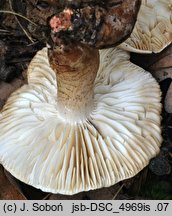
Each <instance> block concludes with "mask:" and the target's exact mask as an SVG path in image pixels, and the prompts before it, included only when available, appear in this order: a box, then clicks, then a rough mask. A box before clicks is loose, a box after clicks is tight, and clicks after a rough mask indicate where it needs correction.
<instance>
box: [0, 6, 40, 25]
mask: <svg viewBox="0 0 172 216" xmlns="http://www.w3.org/2000/svg"><path fill="white" fill-rule="evenodd" d="M0 13H7V14H13V15H15V16H19V17H21V18H23V19H25V20H27V21H28V22H30V23H32V24H33V25H35V26H37V24H36V23H34V22H32V21H31V20H30V19H28V18H27V17H25V16H23V15H21V14H19V13H16V12H13V11H7V10H0Z"/></svg>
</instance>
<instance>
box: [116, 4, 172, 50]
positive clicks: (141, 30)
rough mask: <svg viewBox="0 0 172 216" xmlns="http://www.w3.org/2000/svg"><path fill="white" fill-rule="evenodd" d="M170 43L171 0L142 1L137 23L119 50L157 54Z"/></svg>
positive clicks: (171, 29) (171, 37) (171, 32)
mask: <svg viewBox="0 0 172 216" xmlns="http://www.w3.org/2000/svg"><path fill="white" fill-rule="evenodd" d="M171 42H172V0H142V4H141V7H140V11H139V13H138V17H137V22H136V24H135V27H134V30H133V32H132V34H131V35H130V37H129V38H128V39H127V40H126V41H125V42H124V43H122V44H121V45H120V48H122V49H124V50H128V51H131V52H137V53H152V52H154V53H158V52H161V51H162V50H163V49H164V48H165V47H167V46H168V45H169V44H170V43H171Z"/></svg>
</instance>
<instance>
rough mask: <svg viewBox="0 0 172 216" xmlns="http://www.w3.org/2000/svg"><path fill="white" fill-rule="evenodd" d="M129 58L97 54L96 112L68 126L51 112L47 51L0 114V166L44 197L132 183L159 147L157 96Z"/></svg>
mask: <svg viewBox="0 0 172 216" xmlns="http://www.w3.org/2000/svg"><path fill="white" fill-rule="evenodd" d="M129 58H130V55H129V53H128V52H126V51H123V50H120V49H118V48H112V49H108V50H102V51H100V67H99V71H98V74H97V77H96V80H95V84H94V103H95V108H94V110H93V111H92V112H91V113H90V116H89V117H88V118H87V119H85V120H82V121H76V122H72V123H70V122H68V121H66V120H65V119H63V118H61V114H60V113H59V111H58V109H57V81H56V76H55V73H54V71H53V70H52V69H51V68H50V66H49V62H48V58H47V48H44V49H42V50H41V51H39V52H38V53H37V54H36V56H35V57H34V58H33V60H32V62H31V64H30V66H29V68H28V84H27V85H24V86H23V87H21V88H20V89H18V90H17V91H15V92H14V93H13V94H12V95H11V96H10V97H9V99H8V100H7V103H6V104H5V106H4V107H3V110H2V112H1V114H0V162H1V164H3V166H4V167H5V169H7V170H8V171H9V172H10V173H11V174H12V175H13V176H15V177H16V178H18V179H20V180H21V181H23V182H25V183H27V184H29V185H32V186H34V187H36V188H39V189H41V190H43V191H46V192H52V193H61V194H68V195H69V194H75V193H78V192H81V191H88V190H91V189H97V188H101V187H108V186H110V185H113V184H115V183H117V182H119V181H121V180H124V179H127V178H130V177H133V176H134V175H136V174H137V173H138V172H139V171H140V170H142V169H143V168H144V167H145V166H146V165H147V164H148V163H149V160H150V159H151V158H153V157H155V156H156V155H157V154H158V152H159V148H160V145H161V142H162V137H161V129H160V121H161V117H160V113H161V103H160V100H161V91H160V88H159V85H158V83H157V82H156V81H155V79H154V78H153V77H152V76H151V74H150V73H148V72H146V71H144V70H143V69H142V68H140V67H138V66H136V65H134V64H132V63H131V62H130V61H129Z"/></svg>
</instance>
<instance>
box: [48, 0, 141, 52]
mask: <svg viewBox="0 0 172 216" xmlns="http://www.w3.org/2000/svg"><path fill="white" fill-rule="evenodd" d="M65 2H71V5H70V4H69V5H68V7H66V8H65V9H64V10H63V11H62V12H61V13H58V14H55V15H54V16H52V17H51V19H50V26H51V29H52V32H53V33H54V37H55V38H57V37H58V39H59V40H60V39H62V40H63V41H64V40H66V41H68V40H69V39H73V40H75V41H78V42H81V43H84V44H87V45H89V46H93V47H96V48H99V49H100V48H107V47H112V46H114V45H117V44H119V43H121V42H123V41H124V40H125V39H126V38H127V37H129V35H130V34H131V32H132V30H133V27H134V25H135V22H136V17H137V14H138V11H139V8H140V4H141V0H120V1H119V0H107V1H104V0H102V1H92V0H90V1H82V0H79V1H77V2H76V1H65ZM74 2H75V3H74ZM73 4H74V5H73Z"/></svg>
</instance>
